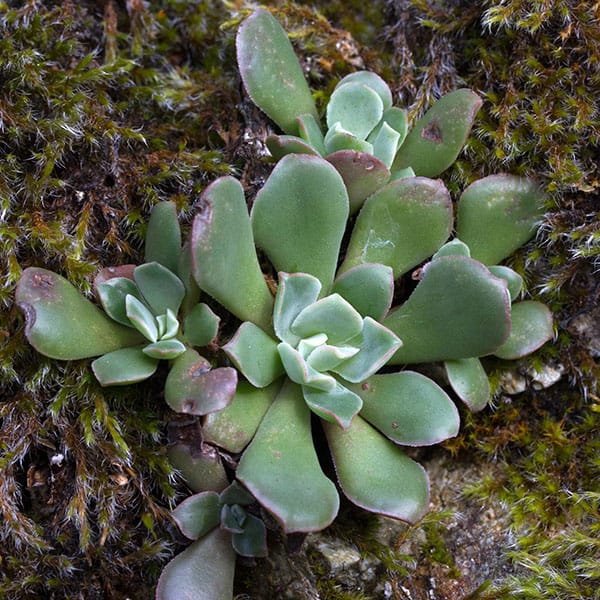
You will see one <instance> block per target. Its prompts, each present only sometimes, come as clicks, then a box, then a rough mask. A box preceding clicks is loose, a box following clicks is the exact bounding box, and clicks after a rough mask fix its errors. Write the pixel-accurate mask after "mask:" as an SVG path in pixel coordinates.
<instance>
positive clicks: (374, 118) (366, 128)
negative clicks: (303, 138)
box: [325, 82, 383, 145]
mask: <svg viewBox="0 0 600 600" xmlns="http://www.w3.org/2000/svg"><path fill="white" fill-rule="evenodd" d="M382 117H383V102H382V100H381V98H380V97H379V94H378V93H377V92H376V91H374V90H373V89H372V88H370V87H367V86H366V85H364V84H362V83H360V82H348V83H346V84H344V85H341V86H339V87H336V88H335V90H334V91H333V94H331V98H330V99H329V103H328V104H327V127H328V128H331V127H333V126H334V125H335V124H336V123H339V124H340V125H341V127H342V128H343V129H344V130H346V131H348V132H349V133H351V134H352V135H354V136H356V137H357V138H359V139H363V140H364V139H366V137H367V136H368V135H369V133H371V131H373V129H374V128H375V126H376V125H377V124H378V123H379V121H380V120H381V118H382ZM325 142H326V143H325V145H327V136H325Z"/></svg>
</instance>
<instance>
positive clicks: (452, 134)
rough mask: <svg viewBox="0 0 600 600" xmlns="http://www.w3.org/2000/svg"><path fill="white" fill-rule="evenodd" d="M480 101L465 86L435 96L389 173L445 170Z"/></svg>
mask: <svg viewBox="0 0 600 600" xmlns="http://www.w3.org/2000/svg"><path fill="white" fill-rule="evenodd" d="M481 104H482V102H481V98H480V97H479V96H478V95H477V94H475V93H474V92H472V91H471V90H467V89H461V90H456V91H454V92H451V93H449V94H447V95H446V96H443V97H442V98H440V99H439V100H437V101H436V102H435V103H434V104H433V106H432V107H431V108H430V109H429V110H428V111H427V112H426V113H425V115H423V117H421V118H420V119H419V120H418V121H417V122H416V123H415V124H414V127H413V128H412V129H411V130H410V132H409V134H408V135H407V136H406V140H405V141H404V143H403V144H402V146H401V147H400V150H398V154H397V155H396V160H395V161H394V164H393V166H392V169H391V170H392V173H394V172H395V171H398V170H400V169H405V168H406V167H412V168H413V170H414V172H415V173H416V174H417V175H419V176H424V177H437V176H438V175H439V174H440V173H442V172H443V171H445V170H446V169H447V168H448V167H449V166H450V165H451V164H452V163H453V162H454V161H455V160H456V157H457V156H458V155H459V153H460V151H461V150H462V147H463V146H464V144H465V142H466V141H467V137H468V136H469V133H470V131H471V126H472V125H473V121H474V119H475V115H476V114H477V111H478V110H479V108H480V107H481ZM459 237H460V238H461V239H462V236H461V235H459ZM465 241H466V240H465ZM467 243H468V241H467Z"/></svg>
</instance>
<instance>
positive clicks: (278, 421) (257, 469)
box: [237, 382, 339, 533]
mask: <svg viewBox="0 0 600 600" xmlns="http://www.w3.org/2000/svg"><path fill="white" fill-rule="evenodd" d="M310 414H311V413H310V410H309V409H308V407H307V406H306V403H305V401H304V398H303V397H302V390H301V388H300V386H298V385H296V384H293V383H291V382H288V383H286V384H285V385H284V387H283V388H282V390H281V392H280V393H279V395H278V396H277V398H276V399H275V401H274V402H273V404H272V405H271V408H270V409H269V411H268V412H267V414H266V415H265V418H264V419H263V422H262V423H261V425H260V427H259V429H258V431H257V433H256V436H255V437H254V440H253V441H252V442H251V444H250V445H249V446H248V448H247V449H246V451H245V452H244V454H243V456H242V459H241V461H240V463H239V466H238V469H237V477H238V479H239V480H240V481H241V482H242V483H243V484H244V485H245V486H246V487H247V488H248V489H249V490H250V492H252V494H253V495H254V497H255V498H256V499H257V500H258V501H259V502H260V503H261V504H262V505H263V506H264V507H265V508H266V509H267V510H269V511H270V512H272V513H273V514H274V515H275V517H276V518H277V520H278V521H280V523H281V524H282V526H283V529H284V531H285V532H286V533H292V532H295V531H304V532H306V531H319V530H321V529H324V528H325V527H327V526H328V525H329V524H330V523H331V522H332V521H333V519H334V518H335V516H336V515H337V512H338V508H339V497H338V494H337V491H336V489H335V485H334V484H333V482H332V481H330V480H329V479H328V478H327V477H325V475H324V474H323V471H322V470H321V467H320V465H319V461H318V458H317V454H316V452H315V449H314V447H313V441H312V434H311V427H310ZM335 427H337V425H336V426H335Z"/></svg>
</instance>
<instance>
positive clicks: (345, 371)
mask: <svg viewBox="0 0 600 600" xmlns="http://www.w3.org/2000/svg"><path fill="white" fill-rule="evenodd" d="M348 344H349V345H351V346H355V347H356V348H358V349H359V352H358V353H357V354H355V355H354V356H353V357H352V358H349V359H348V360H346V361H344V362H343V363H342V364H341V365H339V366H338V367H336V368H335V369H333V370H334V371H335V372H336V373H338V374H339V375H341V376H342V377H343V378H344V379H345V380H346V381H351V382H352V383H358V382H360V381H363V380H365V379H366V378H367V377H370V376H371V375H373V373H375V372H376V371H378V370H379V369H380V368H381V367H383V365H385V363H386V362H387V361H388V360H389V358H390V357H391V356H392V354H394V352H395V351H396V350H397V349H398V348H400V347H401V346H402V341H401V340H400V339H399V338H398V336H396V334H395V333H394V332H393V331H390V330H389V329H388V328H387V327H384V326H383V325H382V324H381V323H378V322H377V321H374V320H373V319H371V317H365V319H364V323H363V328H362V331H361V332H360V334H359V335H357V336H356V337H355V338H352V339H350V340H348Z"/></svg>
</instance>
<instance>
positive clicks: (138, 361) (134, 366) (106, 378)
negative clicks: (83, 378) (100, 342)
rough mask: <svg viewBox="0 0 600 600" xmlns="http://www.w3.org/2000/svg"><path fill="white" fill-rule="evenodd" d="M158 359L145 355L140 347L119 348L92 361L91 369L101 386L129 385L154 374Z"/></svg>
mask: <svg viewBox="0 0 600 600" xmlns="http://www.w3.org/2000/svg"><path fill="white" fill-rule="evenodd" d="M157 367H158V360H156V359H155V358H150V357H149V356H146V355H145V354H144V352H143V351H142V349H141V348H121V349H120V350H115V351H114V352H109V353H108V354H105V355H104V356H101V357H100V358H97V359H96V360H95V361H94V362H93V363H92V371H93V372H94V375H95V376H96V379H97V380H98V381H99V382H100V385H102V386H108V385H129V384H131V383H138V382H140V381H144V380H145V379H148V377H150V376H152V375H154V372H155V371H156V369H157Z"/></svg>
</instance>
